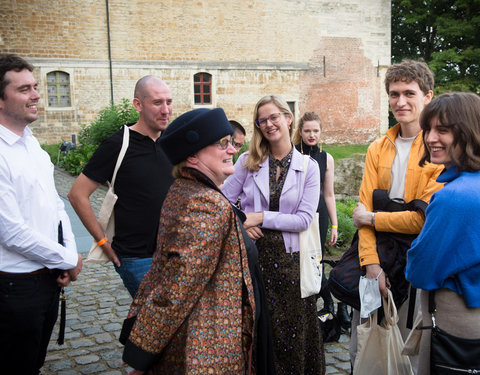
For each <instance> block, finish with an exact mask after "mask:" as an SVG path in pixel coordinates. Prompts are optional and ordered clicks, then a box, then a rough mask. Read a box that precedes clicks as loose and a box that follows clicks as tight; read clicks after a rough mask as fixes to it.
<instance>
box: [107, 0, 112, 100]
mask: <svg viewBox="0 0 480 375" xmlns="http://www.w3.org/2000/svg"><path fill="white" fill-rule="evenodd" d="M105 6H106V7H107V40H108V66H109V72H110V102H111V103H112V106H113V105H114V102H113V72H112V48H111V44H110V14H109V12H108V0H105Z"/></svg>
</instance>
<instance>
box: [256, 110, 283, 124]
mask: <svg viewBox="0 0 480 375" xmlns="http://www.w3.org/2000/svg"><path fill="white" fill-rule="evenodd" d="M281 115H282V112H279V113H272V114H271V115H270V116H268V117H267V118H264V119H262V120H256V121H255V125H257V126H258V127H261V126H264V125H267V120H270V122H271V123H272V124H273V125H277V124H278V122H279V121H280V118H281V117H282V116H281Z"/></svg>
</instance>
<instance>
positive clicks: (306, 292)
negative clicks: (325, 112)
mask: <svg viewBox="0 0 480 375" xmlns="http://www.w3.org/2000/svg"><path fill="white" fill-rule="evenodd" d="M309 159H310V157H309V156H308V155H304V158H303V165H304V168H303V169H304V171H305V178H306V176H307V169H308V162H309ZM305 178H304V185H305ZM299 244H300V292H301V296H302V298H306V297H310V296H312V295H315V294H318V293H319V292H320V289H321V287H322V264H321V261H322V244H321V243H320V228H319V225H318V212H316V213H315V214H314V215H313V220H312V222H311V223H310V226H309V227H308V228H307V230H305V231H303V232H300V233H299Z"/></svg>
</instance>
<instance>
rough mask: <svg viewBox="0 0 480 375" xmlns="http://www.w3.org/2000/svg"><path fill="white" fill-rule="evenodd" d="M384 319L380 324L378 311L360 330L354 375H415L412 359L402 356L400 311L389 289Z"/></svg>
mask: <svg viewBox="0 0 480 375" xmlns="http://www.w3.org/2000/svg"><path fill="white" fill-rule="evenodd" d="M383 311H384V312H385V318H384V319H383V321H382V324H381V325H378V323H377V316H378V310H377V311H375V313H374V314H373V315H371V316H370V318H368V321H367V322H365V323H363V324H361V325H359V326H358V327H357V357H356V358H355V364H354V366H353V374H354V375H365V374H369V375H385V374H389V375H413V370H412V365H411V363H410V359H409V358H408V356H406V355H402V349H403V340H402V336H401V333H400V329H399V328H398V326H397V322H398V315H397V308H396V307H395V303H394V302H393V295H392V292H391V291H390V289H388V298H387V299H386V300H385V298H384V299H383Z"/></svg>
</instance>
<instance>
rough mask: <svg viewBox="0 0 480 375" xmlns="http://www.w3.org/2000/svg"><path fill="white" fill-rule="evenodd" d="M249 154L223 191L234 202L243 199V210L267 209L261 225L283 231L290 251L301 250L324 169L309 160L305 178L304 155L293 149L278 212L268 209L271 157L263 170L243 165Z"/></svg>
mask: <svg viewBox="0 0 480 375" xmlns="http://www.w3.org/2000/svg"><path fill="white" fill-rule="evenodd" d="M247 155H248V152H245V153H243V154H242V155H240V157H239V158H238V160H237V162H236V163H235V173H234V174H233V175H231V176H229V177H228V178H227V180H226V181H225V184H224V185H223V188H222V191H223V193H224V194H225V196H226V197H227V198H228V200H230V202H232V203H235V202H236V201H237V199H240V202H241V206H242V210H243V211H244V212H246V213H248V212H261V211H263V212H264V216H263V224H262V226H261V227H262V228H268V229H274V230H279V231H281V232H282V235H283V240H284V242H285V248H286V250H287V252H297V251H298V250H299V245H298V232H302V231H304V230H306V229H307V228H308V226H309V225H310V223H311V222H312V219H313V215H314V214H315V212H316V210H317V206H318V199H319V197H320V171H319V168H318V164H317V162H316V161H315V160H314V159H312V158H310V159H309V162H308V169H307V175H306V178H305V177H304V157H303V155H302V154H301V153H300V152H298V151H297V150H296V149H295V148H294V149H293V155H292V162H291V163H290V168H289V170H288V173H287V177H286V179H285V184H284V186H283V190H282V194H281V196H280V207H279V211H278V212H276V211H269V210H268V209H269V202H270V188H269V180H268V163H269V159H268V157H267V159H266V160H265V161H264V162H263V163H261V164H260V170H258V171H250V170H248V169H247V168H244V167H243V164H244V163H245V160H246V157H247ZM255 196H256V198H255Z"/></svg>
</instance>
